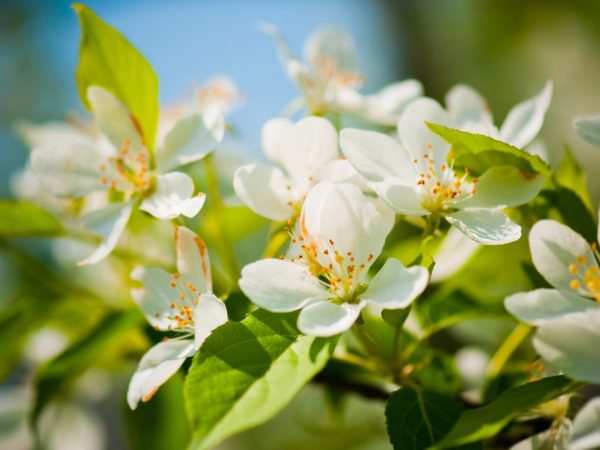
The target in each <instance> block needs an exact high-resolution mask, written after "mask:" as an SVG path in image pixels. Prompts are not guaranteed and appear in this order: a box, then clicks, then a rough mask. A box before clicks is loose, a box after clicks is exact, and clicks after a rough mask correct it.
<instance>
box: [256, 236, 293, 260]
mask: <svg viewBox="0 0 600 450" xmlns="http://www.w3.org/2000/svg"><path fill="white" fill-rule="evenodd" d="M287 239H288V234H287V232H286V231H285V230H281V231H278V232H277V233H275V234H274V235H273V236H272V237H271V239H270V240H269V243H268V244H267V247H266V248H265V251H264V252H263V254H262V257H263V258H274V257H275V255H276V254H277V252H278V251H279V249H281V247H283V246H284V244H285V243H286V241H287Z"/></svg>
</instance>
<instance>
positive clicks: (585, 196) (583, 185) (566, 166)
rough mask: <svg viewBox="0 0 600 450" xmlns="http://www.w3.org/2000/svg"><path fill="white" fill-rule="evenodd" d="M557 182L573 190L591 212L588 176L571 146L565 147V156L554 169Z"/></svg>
mask: <svg viewBox="0 0 600 450" xmlns="http://www.w3.org/2000/svg"><path fill="white" fill-rule="evenodd" d="M554 180H555V182H556V184H558V185H559V186H562V187H564V188H567V189H569V190H571V191H573V192H574V193H575V194H577V196H578V197H579V198H580V199H581V201H582V202H583V204H584V205H585V207H586V208H587V209H588V210H589V211H590V212H591V211H593V208H592V201H591V200H590V194H589V192H588V189H587V176H586V174H585V172H584V171H583V170H582V169H581V166H580V165H579V162H577V159H575V155H573V152H572V151H571V149H570V148H569V147H565V151H564V153H563V157H562V159H561V160H560V163H559V164H558V167H557V168H556V170H555V171H554Z"/></svg>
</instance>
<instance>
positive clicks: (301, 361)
mask: <svg viewBox="0 0 600 450" xmlns="http://www.w3.org/2000/svg"><path fill="white" fill-rule="evenodd" d="M296 318H297V314H273V313H269V312H267V311H264V310H258V311H256V312H254V313H252V314H250V315H248V316H247V317H246V318H245V319H244V320H243V321H241V322H229V323H227V324H225V325H223V326H221V327H219V328H218V329H217V330H215V331H214V332H213V334H212V335H211V336H210V337H209V338H208V339H207V340H206V341H205V343H204V344H203V345H202V347H201V349H200V351H199V352H198V353H197V355H196V356H195V358H194V361H193V363H192V367H191V368H190V371H189V373H188V376H187V379H186V382H185V391H184V392H185V400H186V406H187V411H188V416H189V418H190V420H191V423H192V427H193V430H194V436H193V440H192V448H193V449H207V448H212V447H213V446H215V445H216V444H217V443H219V442H220V441H222V440H223V439H225V438H227V437H229V436H231V435H233V434H235V433H238V432H240V431H243V430H245V429H248V428H250V427H253V426H255V425H259V424H261V423H263V422H265V421H266V420H268V419H269V418H271V417H272V416H273V415H275V414H276V413H277V412H278V411H280V410H281V409H282V408H283V407H284V406H286V405H287V404H288V403H289V402H290V401H291V400H292V398H293V397H294V396H295V395H296V394H297V393H298V391H299V390H300V389H301V388H302V386H304V385H305V384H306V383H307V382H308V381H309V380H310V379H311V378H312V377H313V376H314V375H315V374H316V373H317V372H319V371H320V370H321V369H322V368H323V367H324V365H325V363H326V362H327V360H328V359H329V357H330V355H331V352H332V351H333V347H334V345H335V342H336V341H335V339H321V338H314V337H309V336H303V335H301V334H300V333H299V332H298V330H297V329H296V327H295V323H296Z"/></svg>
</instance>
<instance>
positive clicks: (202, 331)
mask: <svg viewBox="0 0 600 450" xmlns="http://www.w3.org/2000/svg"><path fill="white" fill-rule="evenodd" d="M225 322H227V308H226V307H225V303H223V302H222V301H221V300H219V299H218V298H217V297H215V296H214V295H212V294H202V295H201V296H200V297H198V304H197V305H196V307H195V308H194V326H195V328H196V331H195V333H194V345H195V347H196V348H197V349H198V348H200V346H201V345H202V343H203V342H204V341H205V339H206V338H207V337H208V336H210V334H211V333H212V332H213V330H214V329H215V328H217V327H220V326H221V325H223V324H224V323H225Z"/></svg>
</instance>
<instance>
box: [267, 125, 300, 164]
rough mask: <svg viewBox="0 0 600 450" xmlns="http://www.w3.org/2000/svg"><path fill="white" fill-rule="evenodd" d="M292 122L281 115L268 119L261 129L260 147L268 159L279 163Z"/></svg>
mask: <svg viewBox="0 0 600 450" xmlns="http://www.w3.org/2000/svg"><path fill="white" fill-rule="evenodd" d="M293 126H294V123H293V122H292V121H291V120H289V119H285V118H283V117H277V118H275V119H270V120H268V121H267V122H266V123H265V124H264V125H263V127H262V130H261V143H262V149H263V151H264V153H265V155H266V157H267V158H269V160H270V161H271V162H273V163H275V164H281V159H282V154H283V153H284V152H286V151H288V149H287V148H286V139H287V137H288V136H289V134H290V133H291V131H292V128H293Z"/></svg>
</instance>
